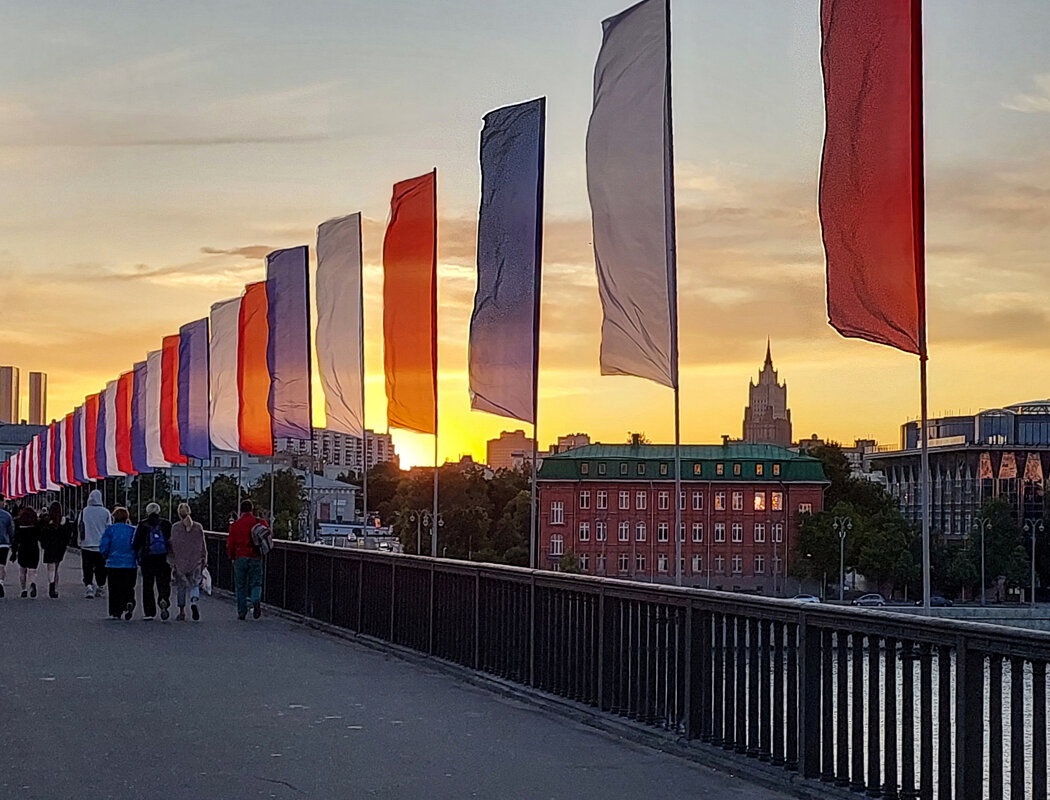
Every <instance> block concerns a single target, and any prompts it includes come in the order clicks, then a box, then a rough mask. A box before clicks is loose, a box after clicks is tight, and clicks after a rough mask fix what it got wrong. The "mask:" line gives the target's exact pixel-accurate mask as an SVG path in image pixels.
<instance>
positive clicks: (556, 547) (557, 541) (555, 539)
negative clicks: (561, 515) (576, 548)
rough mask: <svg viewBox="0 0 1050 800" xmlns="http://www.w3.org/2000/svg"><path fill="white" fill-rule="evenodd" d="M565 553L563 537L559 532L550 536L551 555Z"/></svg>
mask: <svg viewBox="0 0 1050 800" xmlns="http://www.w3.org/2000/svg"><path fill="white" fill-rule="evenodd" d="M564 554H565V537H564V536H562V535H561V534H560V533H556V534H554V535H553V536H551V555H552V556H560V555H564Z"/></svg>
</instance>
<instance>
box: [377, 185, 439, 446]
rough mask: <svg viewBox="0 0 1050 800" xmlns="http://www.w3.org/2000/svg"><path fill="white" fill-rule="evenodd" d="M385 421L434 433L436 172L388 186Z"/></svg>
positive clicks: (385, 294)
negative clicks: (390, 194)
mask: <svg viewBox="0 0 1050 800" xmlns="http://www.w3.org/2000/svg"><path fill="white" fill-rule="evenodd" d="M383 361H384V367H385V371H386V399H387V408H386V418H387V423H388V424H389V425H390V426H391V427H394V428H404V429H406V430H410V431H418V432H419V433H430V434H435V435H436V434H437V171H436V170H435V171H433V172H428V173H427V174H426V175H421V176H419V177H418V178H411V179H409V180H406V181H401V182H400V183H397V184H394V193H393V197H392V198H391V201H390V224H389V225H388V226H387V229H386V237H385V238H384V239H383Z"/></svg>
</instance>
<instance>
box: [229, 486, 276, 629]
mask: <svg viewBox="0 0 1050 800" xmlns="http://www.w3.org/2000/svg"><path fill="white" fill-rule="evenodd" d="M254 511H255V505H254V504H253V503H252V501H251V500H244V501H242V502H241V516H240V517H238V518H237V521H236V522H234V523H233V524H232V525H230V535H229V536H228V537H227V538H226V554H227V555H228V556H229V557H230V561H232V562H233V583H234V588H235V590H236V595H237V619H244V618H245V617H247V616H248V603H249V601H250V602H251V605H252V617H254V618H255V619H259V617H261V616H262V607H261V605H260V601H261V600H262V576H263V558H262V553H261V552H259V548H258V547H256V545H255V542H254V541H253V540H252V528H254V527H255V526H256V525H262V526H264V527H269V526H268V525H266V522H265V520H262V519H259V517H257V516H255V514H254V513H253V512H254Z"/></svg>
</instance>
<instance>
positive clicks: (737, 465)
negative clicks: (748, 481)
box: [733, 464, 740, 475]
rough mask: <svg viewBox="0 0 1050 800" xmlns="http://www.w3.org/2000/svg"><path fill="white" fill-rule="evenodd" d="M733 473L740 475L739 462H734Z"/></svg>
mask: <svg viewBox="0 0 1050 800" xmlns="http://www.w3.org/2000/svg"><path fill="white" fill-rule="evenodd" d="M733 474H734V475H739V474H740V465H739V464H734V465H733Z"/></svg>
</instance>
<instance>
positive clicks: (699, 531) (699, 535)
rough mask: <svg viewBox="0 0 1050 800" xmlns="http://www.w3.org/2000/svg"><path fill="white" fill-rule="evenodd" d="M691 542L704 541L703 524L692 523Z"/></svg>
mask: <svg viewBox="0 0 1050 800" xmlns="http://www.w3.org/2000/svg"><path fill="white" fill-rule="evenodd" d="M693 541H694V542H702V541H704V523H702V522H694V523H693Z"/></svg>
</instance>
